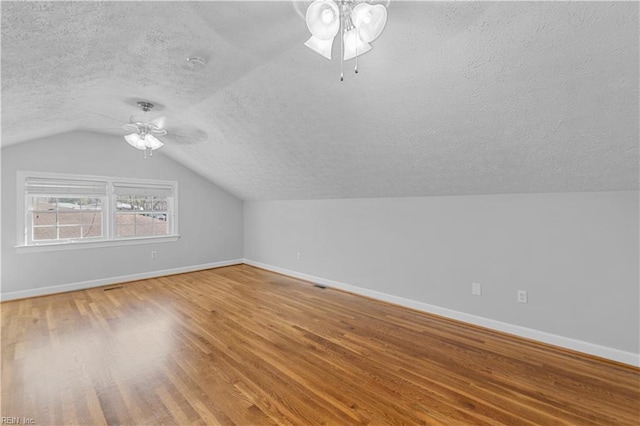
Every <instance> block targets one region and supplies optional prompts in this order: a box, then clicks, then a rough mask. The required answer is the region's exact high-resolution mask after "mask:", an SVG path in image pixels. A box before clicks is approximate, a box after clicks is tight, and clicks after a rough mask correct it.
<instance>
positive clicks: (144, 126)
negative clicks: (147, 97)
mask: <svg viewBox="0 0 640 426" xmlns="http://www.w3.org/2000/svg"><path fill="white" fill-rule="evenodd" d="M138 108H140V109H141V110H142V111H143V112H144V116H136V115H132V116H131V117H130V118H129V122H128V123H126V124H125V125H123V126H122V128H123V129H124V130H127V131H130V132H132V133H130V134H128V135H126V136H125V137H124V139H125V140H126V141H127V143H128V144H129V145H131V146H132V147H134V148H136V149H139V150H142V151H144V158H145V159H146V158H147V155H148V156H149V157H152V156H153V151H155V150H156V149H160V148H162V147H163V146H164V143H163V142H162V141H160V140H159V139H158V136H165V135H166V134H167V130H166V129H164V128H163V127H164V117H158V118H156V119H155V120H149V118H148V116H147V113H148V112H149V111H151V109H152V108H153V104H152V103H151V102H145V101H140V102H138Z"/></svg>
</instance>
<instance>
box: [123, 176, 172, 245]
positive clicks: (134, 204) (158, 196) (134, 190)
mask: <svg viewBox="0 0 640 426" xmlns="http://www.w3.org/2000/svg"><path fill="white" fill-rule="evenodd" d="M114 193H115V198H116V209H115V212H116V221H115V224H116V225H115V231H116V237H117V238H129V237H145V236H152V235H169V234H170V232H171V230H170V226H169V225H170V222H171V210H172V209H171V201H172V190H171V188H170V187H163V186H140V185H131V184H126V183H115V184H114Z"/></svg>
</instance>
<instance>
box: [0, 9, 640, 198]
mask: <svg viewBox="0 0 640 426" xmlns="http://www.w3.org/2000/svg"><path fill="white" fill-rule="evenodd" d="M308 4H309V2H300V3H294V2H291V1H282V2H235V1H227V2H224V1H219V2H178V1H175V2H130V1H125V2H94V1H91V2H84V1H83V2H10V1H3V2H2V5H1V7H2V57H1V59H2V146H6V145H11V144H15V143H21V142H24V141H28V140H31V139H34V138H40V137H45V136H47V135H51V134H56V133H60V132H67V131H73V130H91V131H94V132H103V133H109V134H113V135H114V138H113V143H114V144H125V143H126V142H125V141H124V139H123V138H122V136H123V135H124V134H125V132H124V130H123V129H122V127H121V125H122V123H124V122H127V121H128V118H129V116H130V115H133V114H137V113H139V111H138V110H137V107H136V102H137V101H139V100H145V101H151V102H153V103H155V104H157V107H156V108H155V109H154V110H153V111H152V113H151V115H152V116H153V115H162V116H166V117H167V119H166V127H167V129H168V131H169V134H168V135H167V137H165V138H164V141H165V142H166V144H165V147H164V148H163V149H162V150H161V151H159V153H162V154H163V155H167V156H169V157H172V158H173V159H175V160H176V161H178V162H180V163H182V164H184V165H186V166H187V167H189V168H191V169H193V170H194V171H196V172H197V173H199V174H201V175H203V176H205V177H206V178H208V179H209V180H211V181H212V182H214V183H216V184H218V185H220V186H221V187H223V188H225V189H227V190H229V191H231V192H232V193H234V194H236V195H238V196H239V197H241V198H243V199H310V198H349V197H387V196H422V195H445V194H486V193H510V192H563V191H591V190H624V189H638V159H639V154H638V143H639V130H638V128H639V121H638V120H639V119H638V116H639V108H638V102H639V94H638V90H639V88H638V80H639V56H638V51H639V49H638V47H639V46H638V39H639V33H638V27H639V22H638V10H639V9H638V8H639V6H638V3H635V2H630V3H618V2H610V3H608V2H495V3H493V2H492V3H489V2H399V1H391V2H390V3H389V7H388V15H389V19H388V23H387V27H386V28H385V30H384V32H383V33H382V35H381V36H380V38H379V39H377V40H376V41H375V42H374V43H373V46H374V47H373V49H372V50H371V51H370V52H368V53H366V54H365V55H363V56H361V57H360V60H359V68H360V72H359V73H358V74H357V75H356V74H354V73H353V61H350V62H347V63H345V79H344V81H343V82H340V79H339V73H340V61H339V59H338V58H339V53H338V50H336V49H337V48H338V43H335V46H334V59H333V60H332V61H328V60H326V59H324V58H322V57H321V56H319V55H317V54H316V53H314V52H312V51H311V50H309V49H307V48H306V47H305V46H304V45H303V43H304V42H305V41H306V39H307V38H308V36H309V33H308V30H307V28H306V25H305V22H304V19H303V18H302V16H303V15H304V10H305V8H306V6H307V5H308ZM191 56H198V57H201V58H204V59H205V60H206V62H207V63H206V66H205V67H203V68H201V69H198V68H197V67H196V68H193V67H189V66H187V61H186V58H187V57H191ZM116 136H117V137H116ZM131 155H132V156H134V155H139V156H140V157H141V160H140V161H141V162H144V160H143V159H142V156H141V153H140V152H139V151H136V150H134V149H133V148H132V149H131ZM147 161H153V160H147ZM143 164H144V163H143ZM143 164H142V165H141V167H142V166H143Z"/></svg>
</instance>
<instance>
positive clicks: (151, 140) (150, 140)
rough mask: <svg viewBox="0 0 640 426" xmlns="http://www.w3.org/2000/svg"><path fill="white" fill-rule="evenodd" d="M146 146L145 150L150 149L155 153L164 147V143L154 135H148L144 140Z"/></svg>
mask: <svg viewBox="0 0 640 426" xmlns="http://www.w3.org/2000/svg"><path fill="white" fill-rule="evenodd" d="M144 146H145V148H149V149H151V150H153V151H155V150H156V149H160V148H162V147H163V146H164V144H163V143H162V142H160V140H159V139H158V138H156V137H155V136H153V135H146V136H145V138H144Z"/></svg>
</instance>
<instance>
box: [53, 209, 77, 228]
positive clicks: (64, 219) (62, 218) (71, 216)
mask: <svg viewBox="0 0 640 426" xmlns="http://www.w3.org/2000/svg"><path fill="white" fill-rule="evenodd" d="M81 223H82V213H80V211H73V210H60V212H59V213H58V224H59V225H80V224H81Z"/></svg>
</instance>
